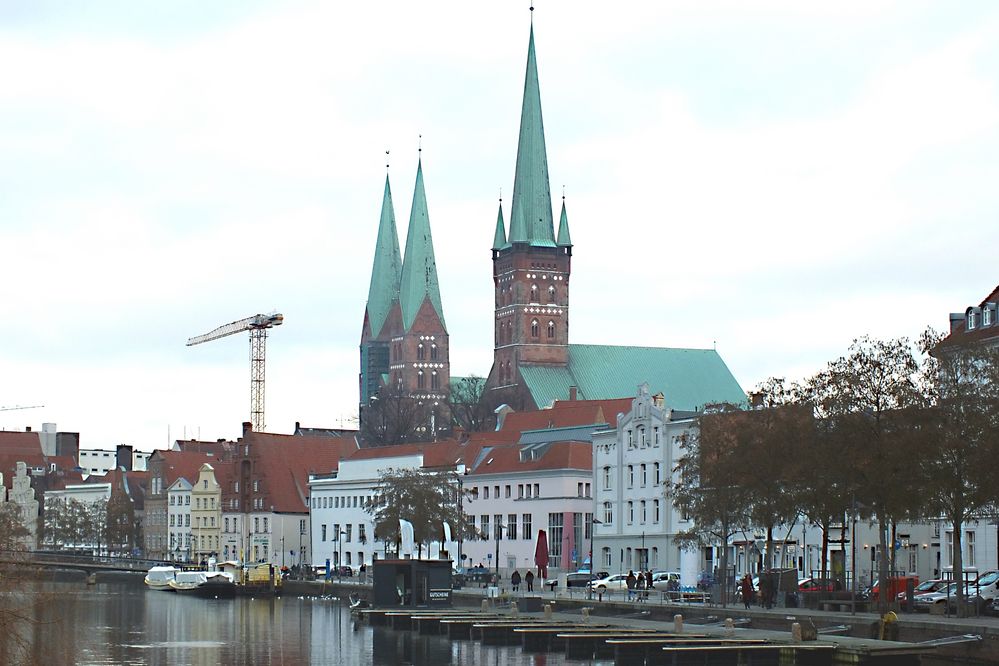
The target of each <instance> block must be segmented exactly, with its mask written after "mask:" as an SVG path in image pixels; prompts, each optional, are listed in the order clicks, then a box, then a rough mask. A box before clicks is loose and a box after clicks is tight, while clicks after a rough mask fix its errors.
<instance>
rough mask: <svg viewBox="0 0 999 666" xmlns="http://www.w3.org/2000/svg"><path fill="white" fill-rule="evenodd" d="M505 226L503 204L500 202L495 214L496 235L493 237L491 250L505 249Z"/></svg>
mask: <svg viewBox="0 0 999 666" xmlns="http://www.w3.org/2000/svg"><path fill="white" fill-rule="evenodd" d="M506 244H507V243H506V225H504V224H503V202H502V201H500V205H499V212H498V213H496V235H495V236H493V249H494V250H502V249H503V248H504V247H506Z"/></svg>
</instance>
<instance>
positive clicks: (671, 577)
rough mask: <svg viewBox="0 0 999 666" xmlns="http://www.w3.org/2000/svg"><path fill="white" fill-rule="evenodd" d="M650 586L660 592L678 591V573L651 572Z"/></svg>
mask: <svg viewBox="0 0 999 666" xmlns="http://www.w3.org/2000/svg"><path fill="white" fill-rule="evenodd" d="M652 584H653V585H654V586H655V587H656V588H657V589H661V590H670V589H676V590H679V589H680V572H679V571H653V572H652Z"/></svg>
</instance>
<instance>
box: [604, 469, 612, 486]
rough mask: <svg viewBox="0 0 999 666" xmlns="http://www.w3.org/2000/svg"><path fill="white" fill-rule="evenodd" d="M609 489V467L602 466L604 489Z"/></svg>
mask: <svg viewBox="0 0 999 666" xmlns="http://www.w3.org/2000/svg"><path fill="white" fill-rule="evenodd" d="M610 489H611V468H610V467H604V490H610Z"/></svg>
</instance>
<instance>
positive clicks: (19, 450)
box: [0, 430, 42, 456]
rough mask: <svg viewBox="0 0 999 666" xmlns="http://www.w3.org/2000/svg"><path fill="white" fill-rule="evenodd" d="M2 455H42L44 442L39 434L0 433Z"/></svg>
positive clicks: (5, 431) (6, 431)
mask: <svg viewBox="0 0 999 666" xmlns="http://www.w3.org/2000/svg"><path fill="white" fill-rule="evenodd" d="M0 453H10V454H20V455H27V454H35V455H38V456H41V455H42V440H41V438H39V436H38V433H37V432H19V431H11V430H3V431H0Z"/></svg>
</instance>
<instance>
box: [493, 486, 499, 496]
mask: <svg viewBox="0 0 999 666" xmlns="http://www.w3.org/2000/svg"><path fill="white" fill-rule="evenodd" d="M493 497H495V498H496V499H499V498H500V494H499V486H493Z"/></svg>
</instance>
